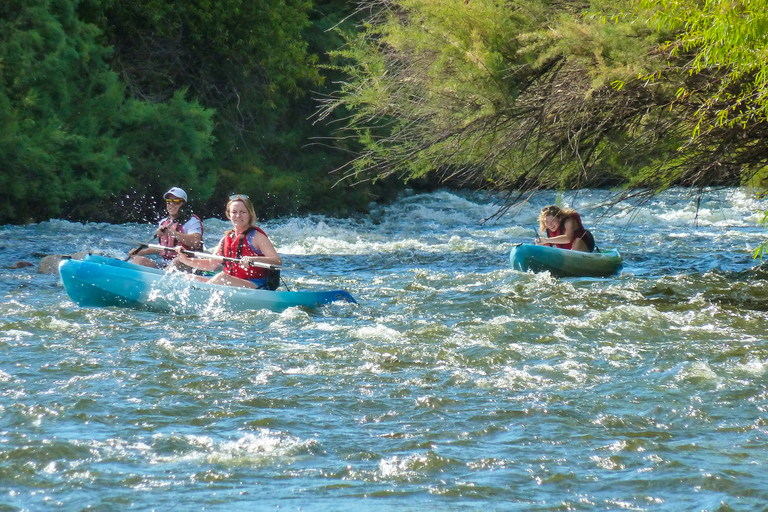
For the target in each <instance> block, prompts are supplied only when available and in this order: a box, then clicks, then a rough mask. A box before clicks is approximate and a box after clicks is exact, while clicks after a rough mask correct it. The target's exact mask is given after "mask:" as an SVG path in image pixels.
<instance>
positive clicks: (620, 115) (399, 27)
mask: <svg viewBox="0 0 768 512" xmlns="http://www.w3.org/2000/svg"><path fill="white" fill-rule="evenodd" d="M705 4H706V8H704V9H701V7H702V6H704V3H701V2H695V3H691V2H686V1H684V0H679V1H678V0H666V1H662V2H657V1H651V0H647V1H642V2H633V1H631V0H624V1H621V0H620V1H618V2H607V1H602V0H596V1H593V2H590V3H585V2H581V1H569V0H564V1H559V2H552V1H548V0H525V1H518V0H509V1H505V2H498V1H496V0H445V1H442V2H434V1H432V0H374V1H371V2H366V5H367V6H368V7H369V9H370V12H371V14H370V16H369V20H368V24H367V25H366V28H365V30H364V31H362V32H361V33H359V34H357V35H356V36H355V37H353V38H351V39H350V40H349V42H348V45H347V46H346V48H345V49H344V50H343V51H341V52H337V53H336V57H337V63H338V65H339V66H340V67H342V68H343V69H344V70H345V71H346V72H347V73H348V74H349V75H350V76H351V79H350V80H349V81H348V82H346V83H345V84H344V86H343V87H342V89H341V90H340V91H339V94H338V95H337V96H335V97H334V98H332V99H330V100H329V101H327V102H326V105H325V112H333V111H334V110H335V109H338V108H344V109H349V110H351V111H352V112H353V113H354V114H353V117H352V118H351V120H350V122H349V123H348V125H347V126H346V129H347V130H348V132H349V134H353V135H354V136H355V137H357V138H358V139H359V140H360V141H361V142H362V143H364V144H365V150H364V151H363V152H361V153H360V154H359V155H358V157H357V158H356V159H355V160H354V161H353V162H352V163H351V164H350V166H349V168H348V174H350V175H352V176H357V177H371V176H378V177H381V176H387V175H390V174H400V175H404V176H405V177H418V176H422V175H424V173H435V174H438V175H439V176H441V177H442V178H443V179H446V180H450V181H453V182H456V180H459V181H458V182H459V183H471V184H473V185H475V186H488V187H494V188H499V189H503V190H514V191H521V190H523V191H524V190H534V189H538V188H542V187H546V188H575V187H582V186H603V185H618V184H623V185H627V186H628V187H629V188H628V189H627V194H630V193H632V190H636V189H640V190H644V191H650V192H653V191H654V190H659V189H662V188H664V187H668V186H670V185H672V184H681V185H686V186H692V187H704V186H709V185H716V184H724V183H727V184H734V183H739V182H740V181H742V180H744V179H748V178H750V177H752V176H753V175H754V174H755V173H756V172H758V171H760V170H761V169H762V168H763V167H764V166H765V164H766V157H768V151H767V149H768V148H767V147H766V145H765V140H766V135H768V134H767V133H765V130H766V126H768V125H767V124H766V122H765V120H766V116H765V110H764V97H765V96H764V90H765V87H764V80H765V79H764V74H765V69H766V68H765V65H764V64H765V63H764V61H765V59H766V57H765V55H766V53H765V51H764V48H763V45H764V44H765V37H764V35H765V30H764V28H765V25H766V22H765V20H764V17H765V16H766V15H765V12H766V11H765V9H764V7H765V2H754V1H753V2H750V1H737V2H732V1H728V2H719V1H715V2H706V3H705ZM721 13H727V15H721ZM349 134H348V136H349Z"/></svg>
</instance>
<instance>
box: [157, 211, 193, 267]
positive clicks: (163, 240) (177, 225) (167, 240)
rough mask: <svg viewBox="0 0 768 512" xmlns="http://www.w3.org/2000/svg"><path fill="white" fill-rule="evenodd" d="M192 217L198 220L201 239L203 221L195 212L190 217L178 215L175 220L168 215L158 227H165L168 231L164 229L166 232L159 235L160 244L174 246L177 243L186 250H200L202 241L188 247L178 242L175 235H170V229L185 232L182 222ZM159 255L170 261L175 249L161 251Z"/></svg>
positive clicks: (174, 255) (184, 222) (174, 254)
mask: <svg viewBox="0 0 768 512" xmlns="http://www.w3.org/2000/svg"><path fill="white" fill-rule="evenodd" d="M192 217H194V218H195V219H197V220H198V221H199V222H200V237H201V240H202V236H203V221H201V220H200V217H198V216H197V215H195V214H192V215H191V216H190V217H182V216H179V217H178V218H177V219H176V220H173V219H172V218H170V217H166V218H164V219H163V220H162V221H161V222H160V227H167V228H168V231H166V233H167V234H165V235H162V236H161V237H160V239H159V240H160V245H164V246H166V247H176V246H177V245H180V246H182V247H183V248H184V249H187V250H188V251H199V250H202V248H203V247H202V243H201V244H200V245H198V246H197V247H190V246H188V245H186V244H183V243H181V242H179V241H178V240H177V239H176V237H174V236H171V234H170V231H176V232H177V233H185V231H184V224H186V223H187V222H189V220H190V219H191V218H192ZM160 255H161V256H162V257H163V259H164V260H167V261H171V260H172V259H173V258H175V257H176V251H161V252H160Z"/></svg>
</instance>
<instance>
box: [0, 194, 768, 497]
mask: <svg viewBox="0 0 768 512" xmlns="http://www.w3.org/2000/svg"><path fill="white" fill-rule="evenodd" d="M607 198H608V193H606V192H601V191H582V192H579V193H578V194H570V195H568V194H566V195H565V196H563V197H559V198H556V197H555V195H554V194H547V193H542V194H541V195H539V196H536V197H534V198H533V199H532V200H531V201H530V202H529V203H528V204H526V205H525V206H524V207H522V208H519V209H514V210H511V211H510V212H509V213H508V214H507V215H505V216H503V217H501V218H500V219H498V220H496V221H489V222H486V223H484V224H483V223H482V220H483V219H485V218H487V217H489V216H491V215H492V214H493V213H494V212H495V211H496V209H497V205H496V204H495V201H494V198H493V197H490V196H487V195H483V194H477V193H455V192H449V191H439V192H434V193H430V194H423V195H418V194H417V195H408V196H405V197H403V198H402V199H400V200H399V201H397V202H396V203H394V204H390V205H387V206H384V207H380V208H377V209H376V210H375V211H374V212H373V213H372V214H371V215H368V216H363V217H360V218H355V219H332V218H325V217H316V216H310V217H302V218H286V219H278V220H273V221H269V222H266V223H264V224H263V227H264V228H265V230H266V231H267V232H268V233H269V234H270V237H271V238H272V240H273V242H274V243H275V246H276V248H277V249H278V251H279V252H280V253H281V254H282V255H283V257H284V261H285V263H286V264H287V265H294V266H296V267H298V268H300V269H304V270H305V271H304V272H299V271H296V272H285V278H286V281H287V282H288V284H289V286H291V288H298V289H301V288H302V287H311V286H323V287H328V288H344V289H346V290H348V291H350V292H351V293H352V294H353V295H354V296H355V298H356V299H357V300H358V301H359V304H357V305H353V304H334V305H331V306H326V307H323V308H321V309H318V310H314V311H307V310H303V309H298V308H294V309H289V310H287V311H285V312H283V313H272V312H267V311H212V312H210V313H208V314H201V315H191V316H174V315H167V314H160V313H154V312H147V311H134V310H129V309H118V308H104V309H86V308H80V307H78V306H76V305H75V304H73V303H72V302H71V301H70V300H69V298H68V297H67V295H66V293H65V291H64V289H63V287H62V286H61V283H60V281H59V278H58V276H56V275H48V274H38V273H37V271H36V268H35V267H31V268H25V269H17V270H11V269H8V268H7V267H8V266H10V265H11V264H13V263H15V262H16V261H19V260H27V261H31V262H35V263H36V262H38V261H39V258H40V256H41V255H43V254H46V253H51V252H57V253H64V254H70V253H75V252H79V251H88V250H90V251H96V252H100V253H103V254H107V255H110V256H114V257H122V256H124V255H125V253H126V252H127V250H128V249H129V248H130V246H127V245H125V244H122V245H121V244H120V243H119V242H116V241H115V240H120V239H132V240H137V239H138V240H146V239H147V238H148V237H149V236H151V233H152V232H153V231H152V229H151V228H150V227H148V226H146V225H138V224H127V225H109V224H78V223H70V222H64V221H57V220H52V221H50V222H44V223H40V224H35V225H29V226H2V227H0V237H2V238H1V239H0V267H2V269H1V270H0V301H1V302H2V304H1V305H0V312H2V315H1V317H2V318H0V390H1V391H0V510H2V511H17V510H29V511H37V510H43V509H46V510H48V509H51V510H86V509H87V510H97V511H112V510H115V511H117V510H159V511H197V510H215V511H232V510H276V509H280V510H334V511H350V512H352V511H358V510H372V511H384V510H397V511H422V510H424V508H425V507H430V508H433V509H437V510H462V511H463V510H482V511H484V512H486V511H493V510H521V511H523V510H525V511H528V510H535V511H562V510H619V509H622V510H649V511H680V510H720V511H726V510H764V509H765V506H766V503H768V478H766V464H767V463H768V341H767V340H766V325H768V322H767V320H768V318H766V317H767V316H768V286H767V283H768V281H766V277H767V275H766V274H765V273H764V272H763V271H762V270H760V269H759V268H757V263H756V262H755V261H754V260H752V258H751V254H750V251H751V250H752V249H753V248H755V247H756V246H757V245H758V244H759V243H760V242H761V241H762V240H763V239H765V238H766V236H767V235H766V233H765V230H764V228H761V227H759V226H757V222H758V220H759V219H760V215H759V213H758V210H760V209H766V208H768V206H767V205H766V204H765V203H764V202H762V201H759V200H756V199H754V198H752V197H751V196H750V195H749V194H748V193H747V192H746V191H743V190H738V189H730V190H721V191H712V192H710V193H708V194H707V195H706V196H705V197H704V198H703V200H702V202H701V204H700V205H699V208H698V210H697V204H696V201H695V198H691V197H689V195H688V193H687V192H686V191H684V190H673V191H670V192H668V193H665V194H663V195H662V196H659V197H657V198H655V199H654V200H653V201H652V202H651V203H649V204H647V205H646V206H645V207H643V208H641V209H639V210H638V209H635V210H629V209H623V208H622V207H623V206H626V205H622V204H619V205H618V206H617V207H616V208H613V209H612V210H611V211H610V212H609V211H608V210H607V209H605V208H594V206H595V205H596V204H599V203H600V202H601V201H604V200H606V199H607ZM556 199H557V200H560V201H562V202H564V203H565V204H569V205H573V206H575V207H576V208H577V209H578V210H579V211H580V212H581V213H582V217H583V218H584V220H585V224H586V225H587V227H589V228H591V229H592V230H593V232H594V234H595V238H596V240H597V244H598V246H600V247H602V248H608V247H617V248H618V249H619V250H620V251H621V253H622V255H623V256H624V258H625V267H624V269H623V271H622V273H621V275H618V276H616V277H612V278H601V279H597V278H578V279H577V278H569V279H557V278H553V277H552V276H550V275H549V274H532V273H521V272H516V271H513V270H511V269H510V268H509V259H508V258H509V250H510V249H511V247H512V246H513V245H514V244H516V243H520V242H529V241H531V240H532V238H533V229H534V227H535V226H536V217H537V213H538V210H539V209H540V208H541V207H542V206H544V205H546V204H550V203H553V202H554V201H555V200H556ZM697 212H698V213H697ZM606 213H611V215H610V216H606V215H605V214H606ZM204 224H205V228H206V237H205V239H206V242H207V243H208V244H209V245H211V244H215V242H216V241H217V240H218V237H219V235H220V234H221V233H222V232H223V231H224V230H225V229H226V227H227V225H228V223H227V222H225V221H222V220H218V219H206V220H205V223H204Z"/></svg>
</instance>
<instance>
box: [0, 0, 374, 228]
mask: <svg viewBox="0 0 768 512" xmlns="http://www.w3.org/2000/svg"><path fill="white" fill-rule="evenodd" d="M350 8H351V6H350V5H349V4H348V3H347V2H343V1H318V2H315V3H313V2H311V1H309V0H281V1H278V2H275V1H267V0H248V1H244V0H190V1H189V2H167V1H165V0H135V1H134V0H131V1H127V0H9V1H7V2H3V3H2V4H1V5H0V121H2V128H0V162H2V163H0V224H5V223H15V222H26V221H37V220H46V219H48V218H51V217H60V218H66V219H72V220H82V221H114V222H118V221H126V220H149V219H152V218H153V217H154V216H155V215H156V214H157V212H158V210H162V205H161V204H160V200H161V195H162V193H163V192H164V191H165V190H167V189H168V188H169V187H170V186H177V185H178V186H182V187H183V188H185V189H186V190H187V192H188V193H189V195H190V198H191V201H192V202H193V207H194V209H195V210H196V211H198V212H200V213H202V214H204V215H221V210H222V209H223V205H224V203H225V199H226V196H227V195H228V194H230V193H233V192H239V193H246V194H249V195H251V197H253V198H255V199H256V203H257V205H258V207H259V213H260V214H261V215H262V216H274V215H283V214H292V213H303V212H310V211H314V212H325V213H335V214H349V213H351V212H354V211H355V210H364V209H365V208H367V205H368V203H369V201H370V200H371V198H372V197H375V196H374V194H383V193H384V194H385V193H388V190H387V189H386V187H384V186H378V187H372V186H364V187H352V186H350V185H347V184H344V185H341V186H335V185H336V184H337V182H338V180H339V177H338V176H335V175H331V174H330V172H331V171H332V170H333V169H334V168H336V167H339V166H340V165H342V164H343V162H344V159H346V158H347V157H346V153H345V152H344V151H339V150H338V149H337V147H336V146H339V144H336V143H334V142H332V141H331V142H327V138H326V143H325V144H314V145H313V144H312V143H311V142H312V140H313V138H323V137H324V136H325V135H327V134H328V130H329V128H328V126H327V125H326V124H324V123H316V124H313V123H312V122H311V121H309V118H310V117H311V116H312V113H313V95H314V94H320V93H322V92H323V91H324V90H325V88H326V85H325V76H324V75H323V74H321V72H320V70H319V67H318V65H317V64H318V63H319V62H320V61H321V59H323V58H325V57H324V56H325V53H326V51H327V49H328V47H338V46H339V45H340V44H341V39H340V36H339V33H338V32H337V31H326V29H328V28H330V27H331V26H336V27H337V28H338V27H342V26H344V27H346V26H349V27H350V28H351V27H353V26H354V25H353V24H352V22H348V23H346V24H345V23H342V22H343V21H344V20H346V19H348V17H349V14H350V13H351V11H350ZM348 146H349V143H344V144H343V148H344V149H345V150H348Z"/></svg>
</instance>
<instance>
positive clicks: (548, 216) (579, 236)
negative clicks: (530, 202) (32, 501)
mask: <svg viewBox="0 0 768 512" xmlns="http://www.w3.org/2000/svg"><path fill="white" fill-rule="evenodd" d="M539 230H540V231H541V232H542V233H543V232H546V234H547V236H546V237H542V238H537V239H536V245H547V246H550V247H551V246H553V245H554V246H555V247H559V248H561V249H571V250H574V251H582V252H592V251H594V250H595V239H594V237H593V236H592V233H590V232H589V230H587V229H584V225H583V224H582V223H581V217H580V216H579V214H578V213H576V210H572V209H570V208H560V207H559V206H555V205H550V206H545V207H544V208H542V209H541V213H540V214H539Z"/></svg>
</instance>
